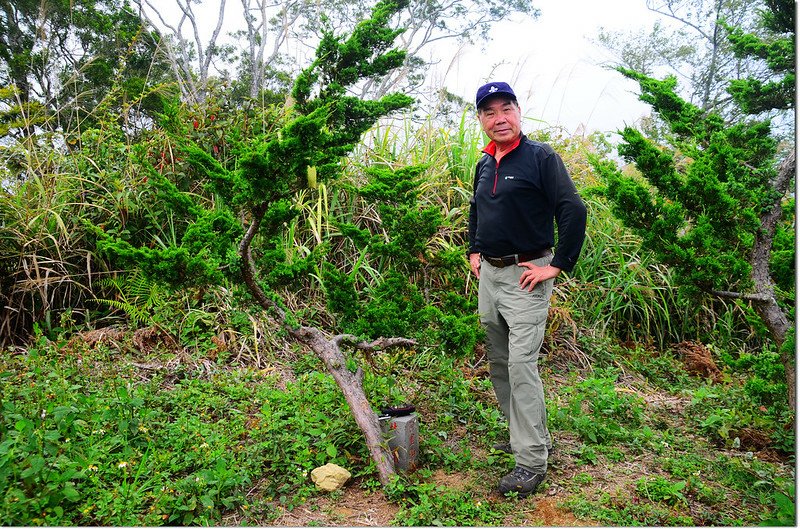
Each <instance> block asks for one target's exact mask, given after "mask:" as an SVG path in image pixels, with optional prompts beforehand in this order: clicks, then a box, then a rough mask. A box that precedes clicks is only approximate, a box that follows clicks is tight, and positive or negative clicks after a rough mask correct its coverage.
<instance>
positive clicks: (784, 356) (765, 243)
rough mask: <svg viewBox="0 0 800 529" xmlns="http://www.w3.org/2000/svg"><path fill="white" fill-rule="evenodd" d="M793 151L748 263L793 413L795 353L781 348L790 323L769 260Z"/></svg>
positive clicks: (792, 167)
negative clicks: (773, 278)
mask: <svg viewBox="0 0 800 529" xmlns="http://www.w3.org/2000/svg"><path fill="white" fill-rule="evenodd" d="M796 160H797V159H796V155H795V152H794V150H792V151H791V153H790V154H789V156H787V157H786V159H785V160H783V162H782V163H781V165H780V167H779V168H778V173H777V175H776V177H775V181H774V182H773V187H774V189H775V190H776V191H778V193H776V197H777V199H776V200H775V202H774V203H773V204H772V207H770V208H769V209H768V210H767V211H765V212H764V214H763V215H762V216H761V231H760V232H759V233H758V234H756V240H755V244H754V245H753V252H752V254H751V256H750V264H751V265H752V267H753V271H752V277H753V283H754V285H755V290H756V292H757V294H758V299H756V300H755V303H754V304H753V308H754V309H755V310H756V312H757V313H758V315H759V316H760V317H761V319H762V320H763V321H764V324H765V325H766V326H767V329H768V330H769V332H770V334H771V335H772V339H773V340H774V341H775V345H776V346H777V347H778V350H779V351H780V352H781V360H782V362H783V367H784V372H785V374H786V389H787V393H788V395H787V397H788V400H789V409H791V410H794V409H795V404H796V402H797V397H796V387H795V363H794V351H787V350H785V349H786V348H785V347H784V342H785V341H786V336H787V334H788V333H789V330H790V329H791V323H790V322H789V317H788V315H787V314H786V312H785V311H784V310H783V309H782V308H781V307H780V305H778V302H777V300H776V299H775V283H774V282H773V280H772V277H771V276H770V272H769V258H770V252H771V251H772V240H773V237H774V235H775V229H776V227H777V225H778V222H779V221H780V220H781V217H782V216H783V204H782V200H783V197H784V196H785V195H786V193H787V191H788V190H789V187H790V184H791V182H792V178H793V177H794V174H795V171H796V169H797V161H796Z"/></svg>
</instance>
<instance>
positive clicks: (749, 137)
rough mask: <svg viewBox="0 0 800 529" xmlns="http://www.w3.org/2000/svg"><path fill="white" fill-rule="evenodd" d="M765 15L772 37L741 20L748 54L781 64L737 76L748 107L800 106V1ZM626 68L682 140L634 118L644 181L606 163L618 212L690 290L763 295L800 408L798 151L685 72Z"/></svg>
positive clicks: (742, 51)
mask: <svg viewBox="0 0 800 529" xmlns="http://www.w3.org/2000/svg"><path fill="white" fill-rule="evenodd" d="M762 20H763V23H764V30H765V31H768V32H769V39H762V38H760V37H758V36H757V35H754V34H750V33H746V32H745V31H743V30H741V29H736V28H731V42H732V43H733V45H734V48H735V50H736V53H737V54H739V55H741V56H742V57H744V56H750V57H759V58H765V59H766V60H767V65H768V67H769V68H770V70H771V71H772V72H773V79H772V80H771V81H770V82H768V83H763V82H761V81H759V80H734V82H732V83H731V85H730V87H731V88H730V90H731V93H732V94H733V96H734V98H735V100H736V101H737V102H738V103H739V104H741V106H742V108H743V109H744V110H745V111H747V112H753V111H755V112H759V113H763V112H765V111H767V110H769V109H772V108H792V107H793V104H794V103H793V102H794V94H793V91H792V89H791V88H790V87H794V72H793V65H794V57H795V49H794V31H795V29H794V2H792V1H788V0H775V1H770V2H769V3H768V10H766V11H764V12H763V13H762ZM620 71H621V72H622V73H623V74H624V75H626V76H627V77H630V78H632V79H635V80H637V81H638V82H639V84H640V87H641V89H642V95H641V99H642V100H643V101H645V102H647V103H649V104H651V105H652V106H653V109H654V110H655V111H656V112H657V113H658V115H659V117H660V118H661V119H663V120H664V122H665V123H666V124H667V125H668V126H669V131H670V138H669V139H670V141H669V145H658V144H656V143H655V142H653V141H651V140H648V139H647V138H646V137H645V136H644V135H643V134H642V132H640V131H638V130H635V129H633V128H631V127H628V128H626V129H625V130H624V131H623V132H622V135H623V140H624V141H623V143H622V144H621V145H620V147H619V151H620V154H621V155H622V156H623V157H624V158H625V159H626V160H627V161H630V162H632V163H634V164H635V165H636V168H637V169H638V170H639V171H641V175H642V177H643V179H640V178H638V177H634V176H624V175H623V173H622V172H621V171H620V170H619V169H618V168H616V167H615V165H614V164H613V163H611V162H598V163H597V165H596V167H597V169H598V170H599V171H600V172H601V173H602V174H603V176H604V177H605V178H606V179H607V183H608V188H607V196H608V197H609V199H610V200H611V201H612V203H613V205H614V211H615V212H616V214H618V215H619V216H620V218H622V219H623V221H624V222H625V224H626V225H628V226H629V227H631V228H632V229H633V230H634V231H635V232H636V233H637V234H639V235H640V236H641V237H642V238H643V242H644V246H645V247H646V248H648V249H650V250H652V251H653V252H655V254H656V255H657V256H658V258H659V259H660V260H661V261H663V262H664V263H666V264H668V265H669V266H671V267H673V268H674V269H675V270H676V272H677V274H678V275H677V277H678V279H679V280H680V281H681V283H682V284H683V285H684V287H685V288H686V289H687V291H689V292H692V293H694V294H696V295H716V296H723V297H729V298H736V299H739V300H743V301H748V302H750V303H752V306H753V308H754V310H755V311H756V313H757V314H758V315H759V316H760V318H761V321H762V322H763V324H764V326H765V327H766V329H767V331H768V332H769V334H770V336H771V337H772V339H773V341H774V343H775V345H776V347H777V349H779V350H780V352H781V357H782V360H783V365H784V369H785V375H786V384H787V392H788V398H789V403H790V408H791V409H793V408H794V405H795V383H794V378H795V367H794V340H793V339H792V337H791V335H790V333H789V330H790V328H791V324H790V322H791V321H792V319H793V315H794V301H795V292H794V253H793V249H794V233H793V226H794V215H793V212H794V197H793V195H792V194H791V190H792V189H793V186H792V185H791V184H792V182H793V179H794V174H795V167H796V163H795V155H794V149H793V148H791V149H789V152H788V155H787V154H785V152H786V149H785V148H781V145H780V144H779V142H778V140H777V139H776V138H775V137H774V136H773V135H771V130H770V123H769V121H768V120H764V119H761V120H754V119H752V118H750V119H739V120H736V121H735V122H733V123H726V121H725V119H724V118H723V117H722V116H721V115H720V114H719V113H717V112H713V111H710V112H709V111H705V110H704V109H702V108H699V107H697V106H696V105H693V104H691V103H689V102H686V101H684V100H683V99H681V98H680V97H679V96H678V95H677V93H676V90H677V81H676V79H675V78H674V77H669V78H667V79H666V80H663V81H659V80H656V79H653V78H650V77H648V76H646V75H644V74H642V73H640V72H635V71H632V70H629V69H624V68H621V69H620ZM780 156H785V158H784V159H783V160H782V161H781V162H780V164H778V161H779V159H780Z"/></svg>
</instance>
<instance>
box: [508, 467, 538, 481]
mask: <svg viewBox="0 0 800 529" xmlns="http://www.w3.org/2000/svg"><path fill="white" fill-rule="evenodd" d="M511 474H512V475H514V476H516V477H518V478H520V479H523V480H529V479H531V478H532V477H533V476H535V475H536V472H531V471H530V470H526V469H524V468H522V467H515V468H514V470H512V471H511Z"/></svg>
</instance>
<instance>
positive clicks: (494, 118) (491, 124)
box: [478, 97, 522, 145]
mask: <svg viewBox="0 0 800 529" xmlns="http://www.w3.org/2000/svg"><path fill="white" fill-rule="evenodd" d="M478 119H479V120H480V122H481V127H483V131H484V132H485V133H486V135H487V136H489V139H490V140H493V141H494V142H495V143H499V144H501V145H502V144H506V143H511V142H513V141H515V140H516V139H517V137H519V132H520V123H521V122H522V114H521V113H520V110H519V106H518V105H517V104H516V102H514V101H509V100H507V99H505V98H502V97H499V98H495V99H491V100H489V102H487V103H484V104H483V106H482V107H481V110H480V111H478Z"/></svg>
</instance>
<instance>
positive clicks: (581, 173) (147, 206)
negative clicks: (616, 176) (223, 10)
mask: <svg viewBox="0 0 800 529" xmlns="http://www.w3.org/2000/svg"><path fill="white" fill-rule="evenodd" d="M179 112H180V111H179ZM185 112H186V116H185V117H186V118H187V120H189V116H190V115H194V114H191V113H190V111H189V110H185ZM108 118H109V119H108V120H107V121H108V123H109V126H108V127H107V128H106V129H101V130H94V131H90V132H87V134H86V135H85V136H84V137H83V138H82V140H83V141H82V143H81V144H80V145H79V146H77V147H76V148H73V149H72V150H59V149H54V148H52V147H47V143H45V142H33V141H29V142H28V143H23V144H19V145H16V146H12V147H7V148H4V149H3V151H2V153H1V154H2V160H3V162H4V164H5V166H6V171H5V172H6V173H7V174H10V173H9V171H10V169H8V168H9V167H12V166H13V167H15V168H16V169H15V174H16V175H18V176H19V178H17V179H16V180H14V179H11V180H10V182H11V183H10V185H9V186H8V190H7V191H4V192H3V194H2V195H0V219H2V224H0V247H1V248H2V249H3V251H2V256H0V270H3V271H7V274H6V277H5V278H4V279H3V281H2V283H0V287H1V288H2V290H0V295H2V297H3V303H2V305H3V307H4V308H3V311H4V312H3V314H2V319H0V337H2V338H0V342H2V341H8V340H10V339H13V338H15V337H16V338H21V337H24V336H25V335H26V334H27V333H28V332H30V329H31V328H32V326H33V323H38V324H39V325H40V326H42V327H44V329H45V330H52V329H53V328H55V327H56V326H57V325H58V321H57V320H58V315H59V314H61V313H63V311H65V310H67V309H69V310H70V311H71V312H72V313H73V314H77V315H79V316H80V317H79V319H80V321H82V322H83V323H90V322H92V321H93V320H92V318H93V316H94V314H95V312H94V311H95V310H96V309H97V306H96V304H94V305H91V304H87V303H86V302H87V300H89V299H93V298H94V299H104V296H103V293H102V292H98V289H99V287H98V284H97V282H96V280H97V278H98V274H100V273H105V272H106V271H107V269H108V266H109V265H108V263H106V262H104V261H103V260H102V259H101V258H100V257H99V256H98V254H97V251H96V248H94V246H93V238H92V236H91V231H90V230H88V229H87V228H86V223H87V222H88V223H91V224H93V225H96V226H97V225H100V226H103V227H104V228H106V229H111V230H117V231H122V230H126V229H130V230H132V231H133V233H134V234H135V233H137V231H136V230H137V229H139V228H140V227H141V226H140V225H139V224H136V222H137V220H138V221H139V222H141V221H142V220H143V219H151V220H152V219H153V218H161V219H163V223H161V224H158V223H156V225H155V226H153V228H152V229H155V230H156V231H155V232H153V233H152V234H151V235H153V237H154V238H155V240H157V241H162V243H163V244H167V243H169V242H170V241H171V240H173V242H174V239H175V238H176V235H175V231H176V229H178V228H176V225H177V224H179V223H181V222H184V221H183V220H182V219H180V218H176V217H175V215H176V214H175V213H171V212H170V211H155V210H154V208H158V207H160V206H159V204H158V202H157V201H154V197H153V196H152V192H150V191H148V190H147V186H146V185H145V184H144V181H145V180H146V175H147V171H145V170H143V169H142V167H141V166H140V164H141V159H140V158H138V155H136V154H134V151H135V150H136V149H135V148H133V146H132V145H131V139H130V138H129V139H125V138H124V135H121V134H120V131H119V130H118V128H116V126H115V125H113V124H112V123H113V119H112V118H113V116H108ZM177 119H180V116H178V118H177ZM229 120H233V117H230V118H229ZM219 121H222V120H221V119H220V120H219ZM101 123H103V121H101ZM228 123H230V121H228ZM204 133H205V129H203V128H201V129H199V130H196V131H193V134H196V135H198V141H200V142H201V143H203V142H204V141H205V140H204V139H203V136H202V134H204ZM207 134H208V135H209V137H217V136H218V135H219V134H220V131H219V130H216V129H214V128H213V127H210V126H209V129H208V131H207ZM531 137H532V138H533V139H537V140H541V141H546V142H549V143H551V144H552V145H553V146H554V147H555V148H556V150H557V151H558V152H559V153H560V154H561V155H562V157H563V158H564V161H565V164H566V165H567V167H568V169H569V171H570V173H571V175H572V176H573V178H574V180H575V181H576V184H577V185H578V188H579V191H580V192H581V194H582V196H583V197H584V200H585V201H586V203H587V206H588V208H589V221H588V226H587V237H586V242H585V245H584V248H583V251H582V254H581V258H580V260H579V263H578V266H577V267H576V269H575V270H574V272H573V273H572V274H569V275H565V276H563V277H562V278H561V280H560V281H559V283H558V287H557V292H556V296H555V297H554V304H555V305H556V308H557V309H558V310H559V311H560V314H561V315H563V316H564V318H565V321H567V320H571V321H572V322H573V323H575V324H577V326H578V327H580V328H581V329H584V330H585V331H587V332H590V333H592V334H600V335H607V336H611V337H618V338H620V339H622V340H632V341H642V342H648V343H652V344H654V345H657V346H659V347H665V346H666V345H668V344H669V343H672V342H678V341H682V340H684V339H687V338H690V337H692V336H697V335H698V334H700V333H705V334H706V335H708V334H710V333H711V334H713V333H715V332H721V333H723V334H726V335H727V336H729V337H733V336H739V337H740V339H741V341H746V340H748V339H749V338H750V336H748V335H752V334H753V330H752V329H750V328H748V326H747V325H744V326H742V325H741V324H740V323H739V322H741V321H742V320H743V318H741V316H742V315H743V314H742V312H741V311H742V309H741V308H740V307H738V306H736V305H732V306H728V305H720V304H716V305H712V304H711V303H709V304H707V305H702V306H698V305H696V304H690V303H688V302H687V301H686V300H684V299H683V298H682V297H681V295H680V292H679V291H678V289H677V288H676V287H675V286H674V284H673V280H672V277H671V274H670V272H669V270H667V269H665V268H664V267H663V266H661V265H660V264H658V263H656V262H654V261H653V259H652V257H651V256H650V255H649V254H647V253H645V252H643V251H642V250H641V247H640V245H639V242H638V240H637V239H636V238H635V237H633V236H632V235H631V234H630V233H628V232H627V231H626V230H625V229H624V228H623V227H622V225H621V224H620V223H619V222H618V221H617V220H616V219H615V218H614V217H613V215H612V214H611V212H610V210H609V208H608V206H607V205H606V203H605V202H604V200H603V199H602V196H601V195H600V194H599V193H598V192H597V190H598V189H599V188H600V187H602V182H598V181H597V177H596V175H595V174H594V172H593V171H592V169H591V166H590V164H589V163H588V159H587V157H588V154H589V153H591V152H597V151H598V150H606V149H607V148H608V145H607V144H605V143H602V141H600V142H595V141H594V140H593V139H592V138H591V137H585V136H580V137H578V136H565V135H564V134H563V132H561V131H559V130H556V129H545V130H538V131H535V132H533V133H531ZM90 140H91V141H90ZM134 141H138V142H139V143H140V144H141V145H140V146H141V147H144V150H147V149H150V150H152V151H154V152H162V157H163V156H166V157H167V159H168V160H167V161H168V163H165V164H160V165H157V168H158V169H159V170H161V171H162V172H163V174H165V175H166V176H167V177H168V178H174V179H180V181H181V182H182V184H181V185H184V186H185V185H186V182H188V180H187V174H186V173H184V172H183V170H182V168H181V165H180V164H181V162H180V160H178V159H177V156H176V155H175V153H173V152H172V150H171V148H170V140H169V137H168V136H167V135H165V134H161V133H159V131H157V130H156V131H153V134H152V135H151V136H149V137H144V136H142V137H140V138H138V139H136V140H134ZM209 141H210V140H209ZM215 141H216V140H215ZM484 141H485V137H484V136H483V134H482V132H481V130H480V127H479V126H478V123H477V121H476V120H475V119H474V116H472V112H471V111H470V110H467V109H465V110H464V112H463V113H462V115H461V119H460V121H459V123H458V127H457V128H456V129H454V130H452V129H447V128H443V127H441V126H439V125H438V124H437V123H434V122H432V121H429V122H427V123H424V124H422V125H417V124H414V123H413V122H412V121H411V119H410V118H408V119H405V120H402V121H400V122H399V125H398V122H397V121H395V122H393V123H382V124H380V125H378V126H376V127H375V128H374V129H373V130H372V131H370V132H369V133H368V135H367V137H366V141H365V143H364V146H363V147H362V148H360V149H359V150H357V151H356V153H355V154H354V155H353V156H352V157H351V158H350V159H348V160H347V161H346V164H345V172H344V175H343V177H342V178H341V179H340V180H338V181H331V182H321V183H320V185H318V186H316V187H315V188H309V189H307V190H305V191H303V192H302V193H300V194H298V196H296V197H295V207H296V208H297V209H298V210H299V211H300V215H299V216H298V217H297V218H296V219H295V220H293V221H292V223H290V225H289V226H287V230H286V232H285V234H284V236H283V237H284V238H283V240H282V241H281V243H280V247H281V248H282V250H283V253H284V255H285V257H286V260H287V262H289V263H292V262H295V261H297V260H302V259H308V258H310V257H311V256H312V254H313V253H314V252H315V251H317V252H319V251H322V252H324V254H325V259H326V260H331V261H333V262H334V263H335V264H336V266H337V267H338V268H339V269H340V270H346V271H347V273H348V274H350V275H351V276H352V278H353V279H354V281H355V284H356V286H357V287H358V288H359V289H366V288H370V287H372V286H374V285H376V284H379V283H380V282H381V281H382V280H383V277H382V274H383V273H384V272H383V270H384V268H383V264H382V263H381V262H379V261H375V260H373V258H372V257H371V256H370V255H367V254H365V252H364V249H363V248H360V247H358V245H357V244H354V243H353V242H352V241H350V240H348V239H347V238H346V237H341V233H340V232H339V228H338V226H340V225H341V223H353V224H355V225H357V226H358V227H360V228H361V229H364V230H367V231H368V232H370V233H381V232H382V219H381V218H380V214H379V213H378V210H377V209H376V207H375V205H374V204H371V203H368V202H367V201H365V200H363V199H362V198H360V197H359V196H358V195H357V194H356V193H355V192H354V190H355V189H356V188H358V187H359V186H361V185H362V184H363V183H364V182H365V176H364V174H365V173H364V168H366V167H369V166H371V165H374V164H380V165H388V166H391V167H400V166H405V165H424V166H425V168H426V169H425V173H424V182H423V184H422V190H423V193H422V196H421V199H420V207H430V206H433V207H435V208H437V209H439V210H440V211H441V213H442V215H443V217H444V219H445V223H444V225H443V226H442V227H441V228H440V230H439V232H438V233H437V234H436V235H435V236H434V237H433V238H432V239H431V240H430V241H429V249H430V252H431V253H432V254H442V253H443V254H451V255H455V254H458V253H463V252H464V251H465V250H466V239H467V224H468V222H467V216H468V211H469V198H470V195H471V193H472V178H473V174H474V168H475V164H476V163H477V161H478V159H479V157H480V156H481V153H480V150H481V148H482V146H483V143H484ZM140 150H141V149H140ZM165 153H166V154H165ZM189 184H190V186H191V192H195V190H198V189H200V188H201V187H202V182H189ZM209 200H212V199H211V198H210V197H209ZM158 230H161V231H158ZM461 271H462V272H461V273H462V274H463V275H462V283H463V286H462V287H459V288H460V289H461V290H460V291H459V292H457V294H460V295H462V296H465V297H467V298H469V299H471V300H474V298H475V295H476V285H475V283H474V281H472V278H471V277H470V274H469V270H468V266H467V262H466V259H465V260H464V261H463V265H462V268H461ZM123 272H124V271H123ZM413 280H414V281H415V282H417V283H418V284H419V286H420V288H422V289H423V290H425V289H428V288H431V287H434V288H448V285H449V282H448V280H446V279H445V278H440V277H437V276H435V275H431V274H430V273H428V272H424V273H421V274H420V275H419V276H418V277H415V278H413ZM283 294H284V295H285V296H286V298H287V301H288V303H289V305H290V306H291V307H292V308H294V309H299V310H310V312H309V314H316V317H317V318H319V320H318V321H320V322H322V323H325V322H328V321H329V319H328V317H327V315H326V314H325V308H324V306H325V302H324V299H323V298H324V292H323V289H322V285H321V282H320V280H319V277H318V275H317V274H315V273H312V274H309V275H308V276H307V277H305V278H300V279H299V283H297V282H295V283H293V284H292V285H288V286H286V287H285V288H284V291H283ZM731 311H735V313H736V316H735V317H734V316H731ZM0 345H2V344H0Z"/></svg>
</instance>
